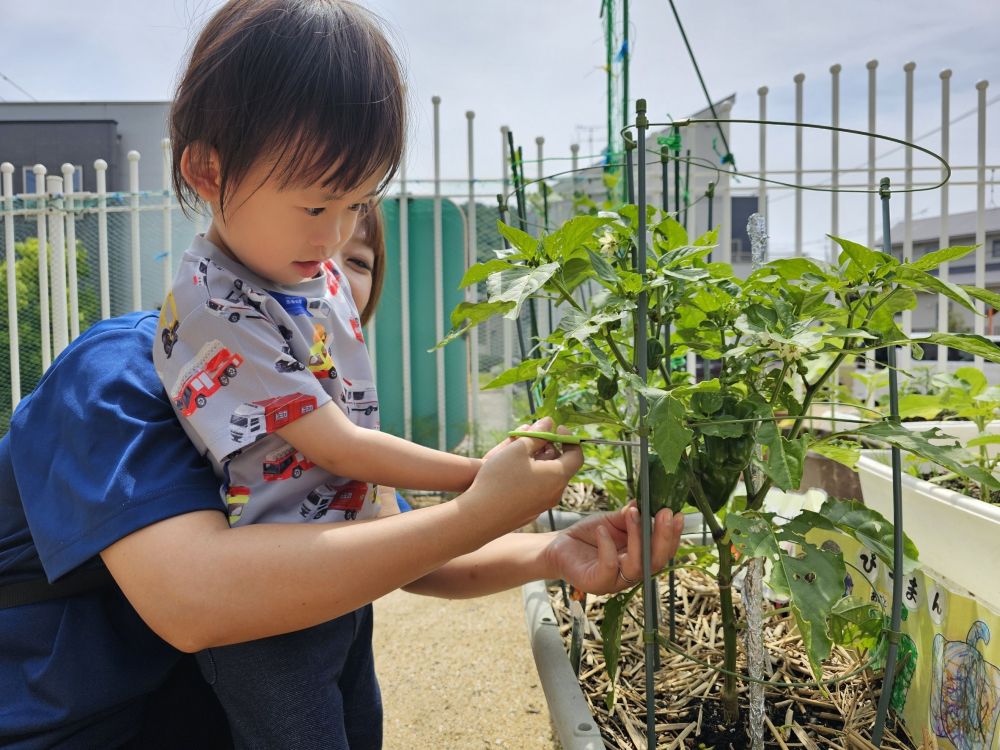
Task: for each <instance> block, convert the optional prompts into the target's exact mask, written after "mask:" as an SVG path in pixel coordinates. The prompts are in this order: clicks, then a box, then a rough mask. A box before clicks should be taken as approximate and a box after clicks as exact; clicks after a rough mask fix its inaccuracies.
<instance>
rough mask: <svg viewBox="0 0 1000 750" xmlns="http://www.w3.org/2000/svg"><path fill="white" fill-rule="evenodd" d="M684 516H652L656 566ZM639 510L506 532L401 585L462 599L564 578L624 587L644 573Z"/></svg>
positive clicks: (670, 549) (592, 586)
mask: <svg viewBox="0 0 1000 750" xmlns="http://www.w3.org/2000/svg"><path fill="white" fill-rule="evenodd" d="M683 527H684V517H683V516H682V515H677V516H674V515H673V514H672V513H671V512H670V511H669V510H661V511H660V513H658V514H657V516H656V518H655V519H654V525H653V531H652V534H651V539H652V551H651V559H652V564H653V569H654V570H659V569H660V568H662V567H663V566H664V565H666V564H667V561H668V560H669V559H670V558H671V557H673V556H674V553H675V552H676V551H677V546H678V544H679V542H680V534H681V530H682V529H683ZM641 535H642V530H641V528H640V525H639V511H638V510H637V509H636V507H635V505H634V504H631V505H629V506H628V507H626V508H623V509H621V510H618V511H614V512H611V513H602V514H596V515H593V516H590V517H588V518H585V519H583V520H581V521H579V522H577V523H576V524H574V525H573V526H572V527H570V528H569V529H566V530H565V531H562V532H550V533H544V534H507V535H505V536H502V537H500V538H499V539H495V540H494V541H492V542H489V543H488V544H486V545H485V546H483V547H482V548H481V549H478V550H475V551H474V552H470V553H469V554H466V555H463V556H462V557H459V558H457V559H455V560H452V561H450V562H448V563H446V564H445V565H443V566H442V567H440V568H438V569H437V570H435V571H433V572H432V573H429V574H427V575H425V576H423V577H421V578H419V579H417V580H416V581H414V582H413V583H411V584H409V585H408V586H405V587H404V588H405V589H406V590H407V591H410V592H412V593H416V594H426V595H429V596H440V597H445V598H450V599H461V598H467V597H473V596H482V595H484V594H491V593H495V592H497V591H503V590H505V589H508V588H511V587H513V586H519V585H521V584H523V583H526V582H527V581H534V580H539V579H544V578H562V579H565V580H566V581H568V582H570V583H571V584H573V585H574V586H575V587H577V588H579V589H582V590H584V591H587V592H590V593H608V592H611V591H620V590H621V589H623V588H626V587H627V586H626V583H625V581H624V580H623V579H622V578H621V577H619V575H618V571H619V569H620V570H621V571H622V572H623V573H624V575H625V576H627V577H628V578H630V579H631V580H633V581H634V580H638V579H639V578H641V576H642V557H641V549H642V546H641Z"/></svg>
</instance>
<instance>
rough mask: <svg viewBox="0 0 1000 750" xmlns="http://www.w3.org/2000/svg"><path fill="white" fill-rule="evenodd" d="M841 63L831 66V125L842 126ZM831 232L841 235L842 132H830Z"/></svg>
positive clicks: (833, 251)
mask: <svg viewBox="0 0 1000 750" xmlns="http://www.w3.org/2000/svg"><path fill="white" fill-rule="evenodd" d="M840 70H841V68H840V63H835V64H833V65H831V66H830V125H832V126H833V127H834V128H839V127H840ZM830 138H831V140H830V188H831V190H830V234H832V235H833V236H834V237H839V236H840V194H839V193H838V192H837V188H838V187H839V186H840V133H838V132H837V131H836V130H833V131H831V133H830ZM838 248H839V245H838V244H837V243H836V242H834V241H833V240H831V241H830V256H831V257H830V262H831V263H832V264H833V265H837V249H838Z"/></svg>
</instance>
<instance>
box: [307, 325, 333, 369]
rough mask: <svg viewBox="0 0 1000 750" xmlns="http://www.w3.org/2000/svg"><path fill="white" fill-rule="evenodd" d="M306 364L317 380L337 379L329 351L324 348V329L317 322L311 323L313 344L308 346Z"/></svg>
mask: <svg viewBox="0 0 1000 750" xmlns="http://www.w3.org/2000/svg"><path fill="white" fill-rule="evenodd" d="M306 366H307V367H308V368H309V372H311V373H312V374H313V375H314V376H316V378H317V379H319V380H324V379H330V380H336V379H337V368H336V367H335V366H334V364H333V357H331V356H330V351H329V350H328V349H327V348H326V329H325V328H324V327H323V326H322V325H320V324H319V323H313V345H312V346H311V347H309V359H308V360H307V362H306Z"/></svg>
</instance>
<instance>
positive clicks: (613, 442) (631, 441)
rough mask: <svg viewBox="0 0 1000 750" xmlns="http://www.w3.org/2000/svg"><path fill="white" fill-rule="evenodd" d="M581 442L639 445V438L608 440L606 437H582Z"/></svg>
mask: <svg viewBox="0 0 1000 750" xmlns="http://www.w3.org/2000/svg"><path fill="white" fill-rule="evenodd" d="M580 442H581V443H594V444H595V445H625V446H628V447H638V446H639V441H638V440H606V439H605V438H580Z"/></svg>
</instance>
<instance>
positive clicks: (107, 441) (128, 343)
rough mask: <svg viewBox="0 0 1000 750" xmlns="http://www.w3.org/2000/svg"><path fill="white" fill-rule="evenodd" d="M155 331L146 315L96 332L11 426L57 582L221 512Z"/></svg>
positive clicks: (19, 475) (28, 502)
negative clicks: (138, 535) (188, 518)
mask: <svg viewBox="0 0 1000 750" xmlns="http://www.w3.org/2000/svg"><path fill="white" fill-rule="evenodd" d="M155 330H156V318H155V316H153V315H149V314H144V315H130V316H126V317H125V318H121V319H117V320H112V321H105V322H104V323H100V324H98V325H97V326H95V327H94V328H93V329H91V330H90V331H88V332H87V333H85V334H84V335H83V336H81V337H80V338H79V339H77V340H76V341H75V342H74V343H73V344H72V345H71V346H70V347H69V348H67V349H66V351H64V352H63V354H62V355H61V356H60V357H59V358H58V359H57V360H56V361H55V362H54V363H53V364H52V366H51V367H50V368H49V370H48V371H47V372H46V373H45V375H44V377H43V378H42V380H41V382H40V383H39V384H38V387H37V388H36V389H35V391H34V392H32V393H31V394H30V395H29V396H28V397H27V398H26V399H25V400H24V401H22V402H21V404H20V405H19V407H18V409H17V411H16V412H15V413H14V416H13V417H12V419H11V426H10V448H11V459H12V464H13V468H14V475H15V478H16V481H17V486H18V489H19V491H20V494H21V497H22V503H23V506H24V511H25V517H26V519H27V522H28V527H29V529H30V531H31V535H32V538H33V540H34V542H35V546H36V548H37V550H38V554H39V557H40V559H41V561H42V565H43V567H44V568H45V572H46V575H47V576H48V578H49V580H55V579H56V578H58V577H60V576H61V575H63V574H65V573H67V572H69V571H70V570H72V569H73V568H75V567H77V566H79V565H80V564H82V563H84V562H86V561H87V560H89V559H91V558H92V557H93V556H94V555H96V554H98V553H99V552H100V551H101V550H103V549H105V548H106V547H108V546H109V545H111V544H112V543H114V542H116V541H117V540H119V539H121V538H122V537H125V536H127V535H129V534H131V533H132V532H134V531H137V530H138V529H140V528H143V527H145V526H148V525H150V524H153V523H156V522H158V521H161V520H164V519H166V518H169V517H171V516H175V515H180V514H183V513H189V512H193V511H197V510H208V509H211V510H219V511H223V512H224V510H225V506H224V504H223V502H222V500H221V498H220V496H219V482H218V480H217V479H216V478H215V475H214V474H213V472H212V470H211V467H210V466H209V465H208V463H207V462H206V461H205V460H204V458H203V457H202V456H201V455H199V453H198V451H197V450H196V449H195V448H194V447H193V446H192V444H191V441H190V440H189V439H188V438H187V436H186V435H185V434H184V431H183V430H182V429H181V426H180V424H179V423H178V421H177V419H176V417H175V416H174V412H173V409H172V408H171V406H170V403H169V402H168V401H167V399H166V395H165V394H164V392H163V387H162V386H161V385H160V381H159V379H158V378H157V376H156V372H155V371H154V369H153V364H152V360H151V356H150V352H151V351H152V343H153V335H154V333H155Z"/></svg>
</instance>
